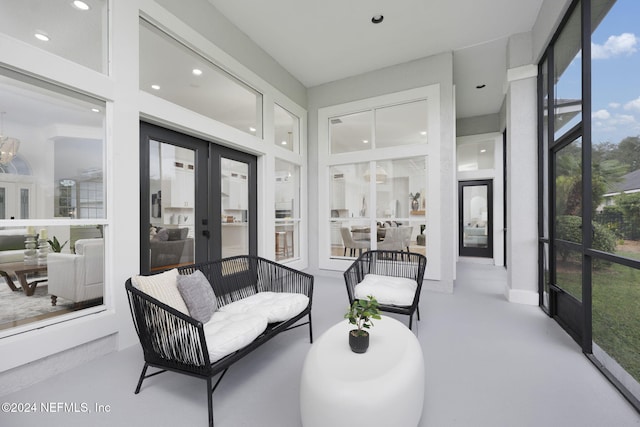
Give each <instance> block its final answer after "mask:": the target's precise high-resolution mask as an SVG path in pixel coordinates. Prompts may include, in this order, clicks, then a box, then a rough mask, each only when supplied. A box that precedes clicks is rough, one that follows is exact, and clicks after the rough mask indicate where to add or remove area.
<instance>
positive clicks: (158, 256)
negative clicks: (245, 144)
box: [140, 122, 257, 273]
mask: <svg viewBox="0 0 640 427" xmlns="http://www.w3.org/2000/svg"><path fill="white" fill-rule="evenodd" d="M256 173H257V159H256V157H255V156H251V155H249V154H246V153H242V152H238V151H235V150H231V149H229V148H226V147H222V146H219V145H216V144H213V143H210V142H208V141H204V140H201V139H198V138H194V137H191V136H188V135H184V134H181V133H178V132H174V131H171V130H168V129H164V128H161V127H158V126H155V125H151V124H148V123H144V122H141V124H140V174H141V175H140V248H141V257H140V271H141V272H142V273H150V272H155V271H162V270H166V269H169V268H174V267H177V266H180V265H188V264H192V263H194V262H196V263H199V262H206V261H209V260H215V259H220V258H223V257H228V256H233V255H246V254H250V255H256V254H257V228H256V225H257V214H256V211H257V197H256V194H257V191H256V188H257V185H256V183H257V181H256Z"/></svg>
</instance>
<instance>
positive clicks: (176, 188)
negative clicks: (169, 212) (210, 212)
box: [169, 165, 195, 208]
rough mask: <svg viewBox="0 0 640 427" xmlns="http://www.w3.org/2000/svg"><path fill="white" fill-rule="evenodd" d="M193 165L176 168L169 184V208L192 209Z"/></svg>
mask: <svg viewBox="0 0 640 427" xmlns="http://www.w3.org/2000/svg"><path fill="white" fill-rule="evenodd" d="M194 179H195V178H194V172H193V165H184V167H178V166H176V168H175V170H174V175H173V177H172V179H171V180H170V184H169V192H170V195H169V200H170V201H171V202H170V206H171V207H174V208H192V207H194V194H195V183H194Z"/></svg>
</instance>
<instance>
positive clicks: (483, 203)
mask: <svg viewBox="0 0 640 427" xmlns="http://www.w3.org/2000/svg"><path fill="white" fill-rule="evenodd" d="M462 191H463V193H462V221H463V223H464V232H463V238H462V245H463V247H465V248H488V247H489V233H488V229H489V223H488V215H489V210H488V209H489V204H488V197H489V194H488V188H487V186H486V185H473V186H468V185H467V186H463V187H462Z"/></svg>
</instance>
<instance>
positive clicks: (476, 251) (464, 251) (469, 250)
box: [458, 179, 493, 258]
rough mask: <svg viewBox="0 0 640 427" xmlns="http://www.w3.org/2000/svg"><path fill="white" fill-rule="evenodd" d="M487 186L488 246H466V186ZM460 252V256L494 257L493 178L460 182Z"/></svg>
mask: <svg viewBox="0 0 640 427" xmlns="http://www.w3.org/2000/svg"><path fill="white" fill-rule="evenodd" d="M479 186H486V187H487V247H486V248H475V247H465V246H464V211H463V208H464V203H463V195H464V188H465V187H479ZM458 253H459V255H460V256H469V257H482V258H493V180H491V179H483V180H475V181H459V182H458Z"/></svg>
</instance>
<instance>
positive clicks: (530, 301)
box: [504, 285, 539, 306]
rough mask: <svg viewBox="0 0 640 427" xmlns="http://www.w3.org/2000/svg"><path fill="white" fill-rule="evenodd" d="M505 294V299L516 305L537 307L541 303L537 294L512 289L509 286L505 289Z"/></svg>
mask: <svg viewBox="0 0 640 427" xmlns="http://www.w3.org/2000/svg"><path fill="white" fill-rule="evenodd" d="M504 294H505V297H506V298H507V301H509V302H513V303H515V304H524V305H535V306H537V305H538V302H539V298H538V293H537V292H532V291H524V290H520V289H510V288H509V286H508V285H506V287H505V291H504Z"/></svg>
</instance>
